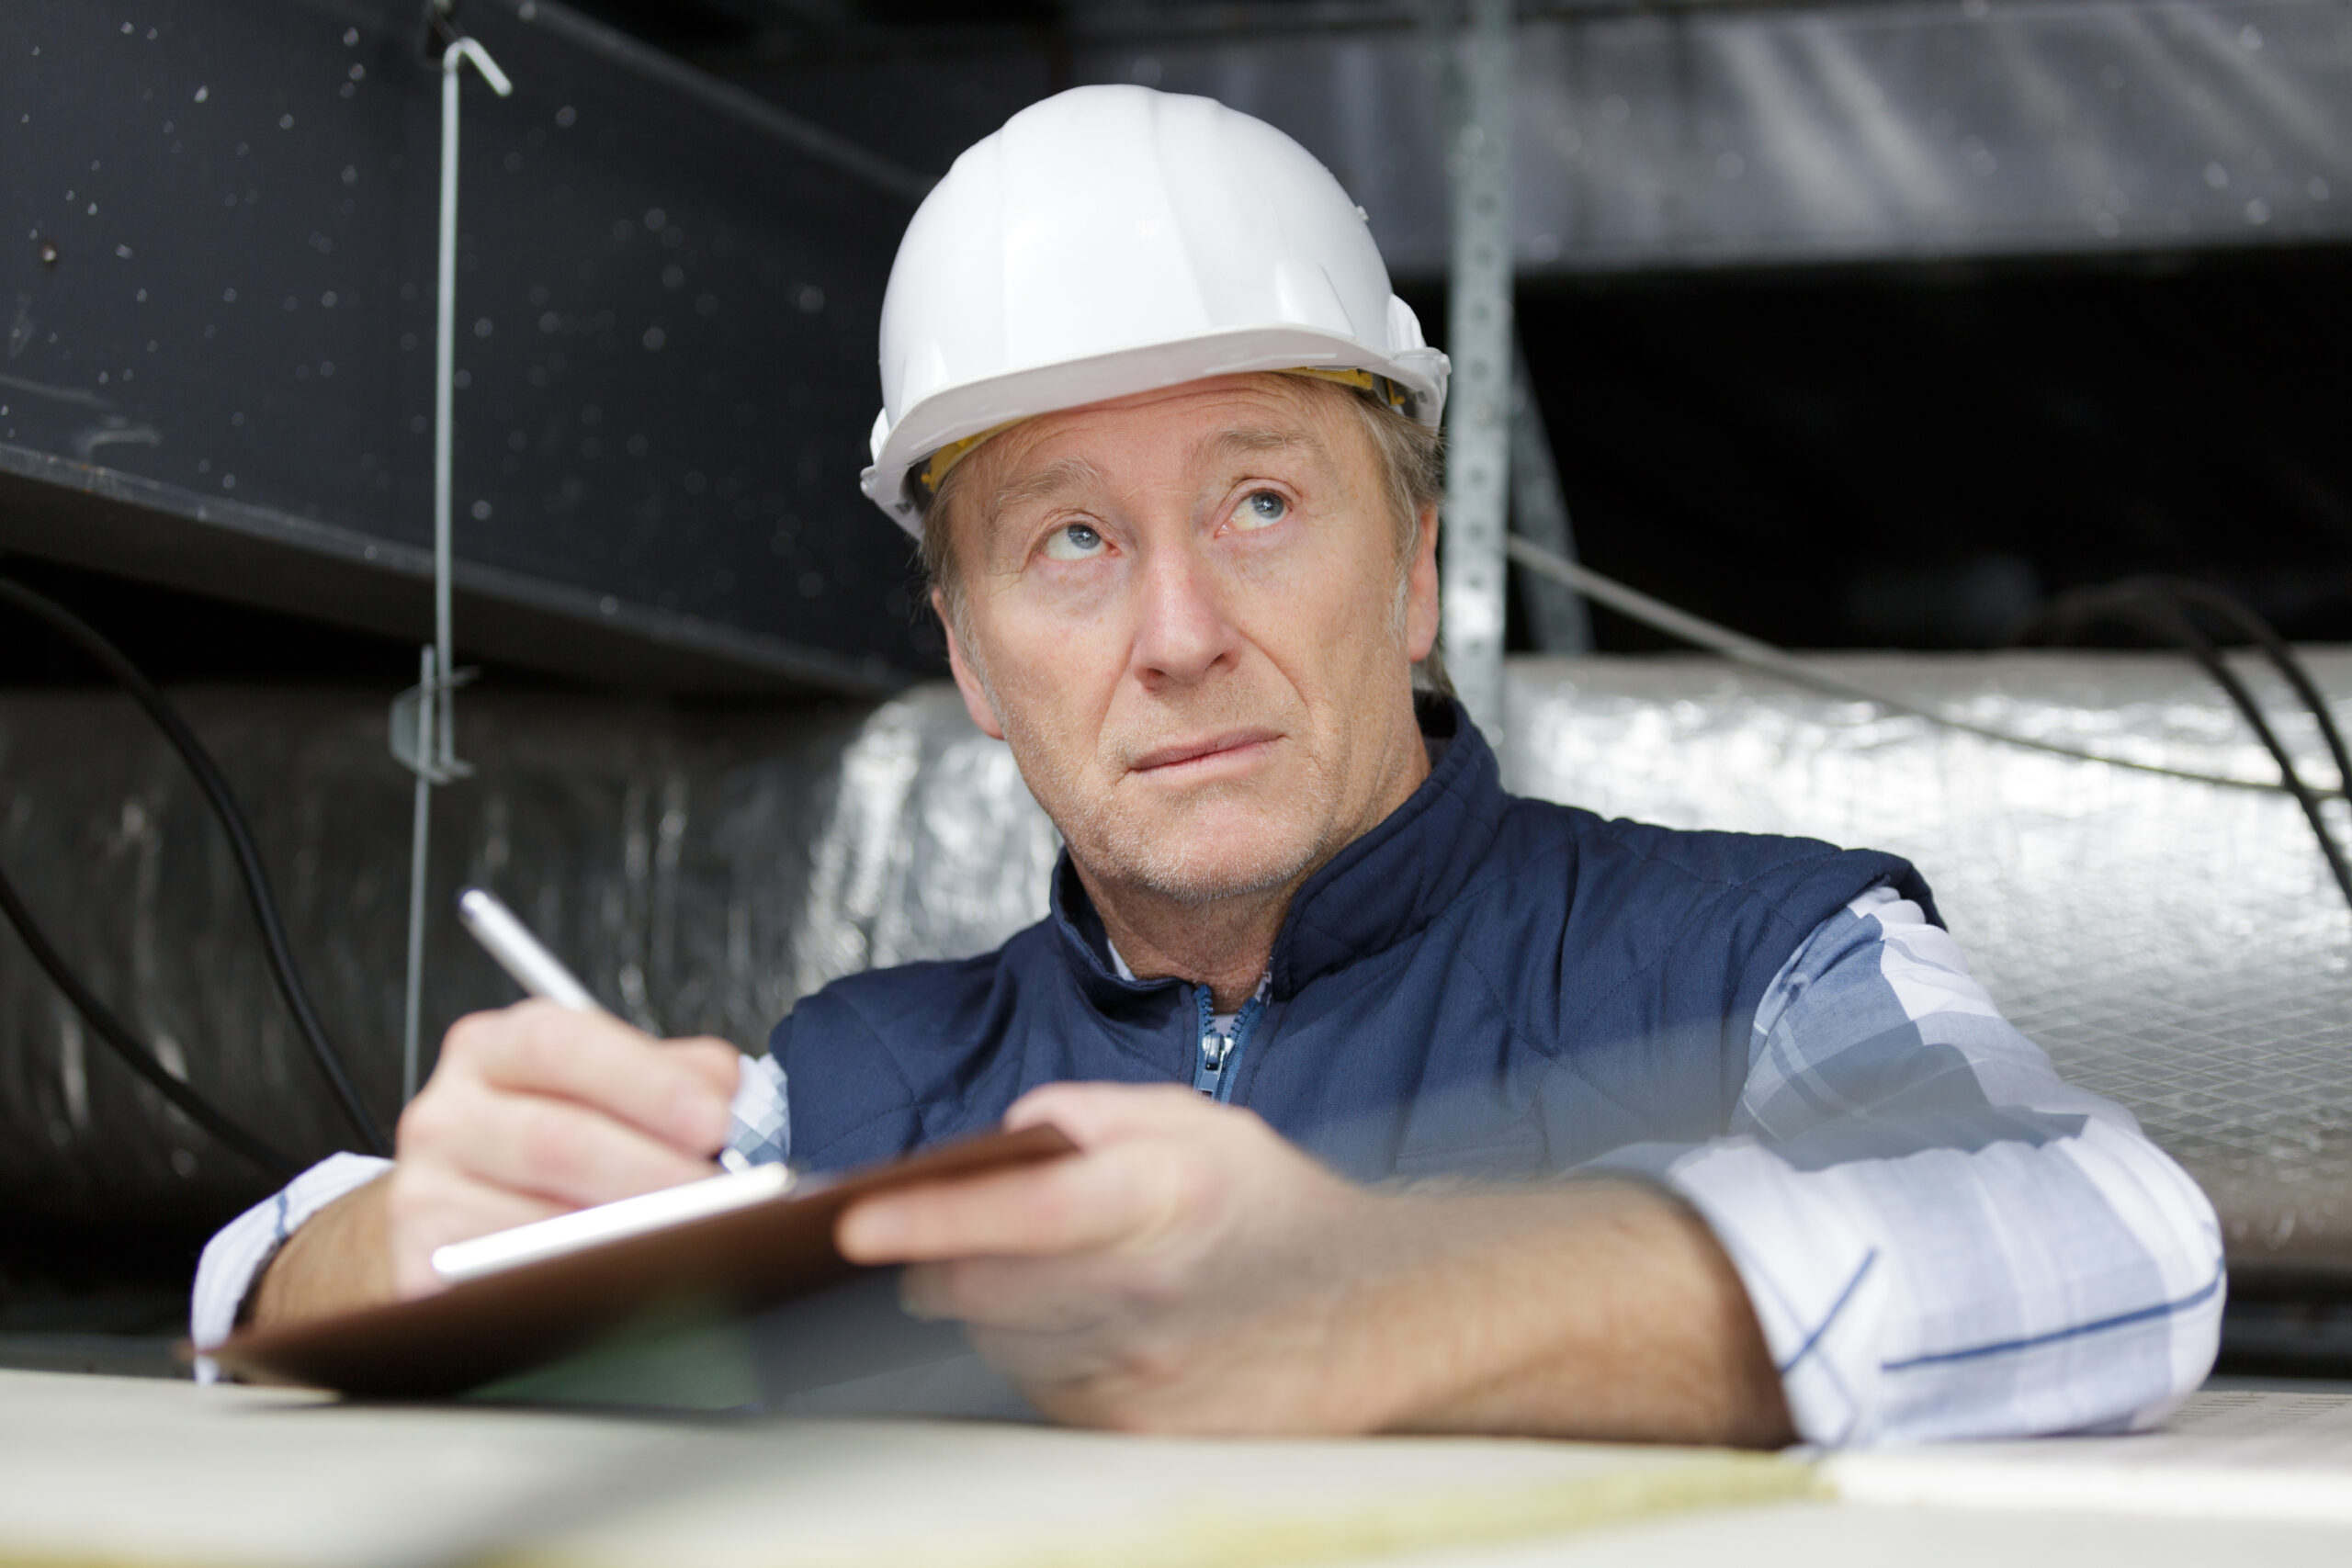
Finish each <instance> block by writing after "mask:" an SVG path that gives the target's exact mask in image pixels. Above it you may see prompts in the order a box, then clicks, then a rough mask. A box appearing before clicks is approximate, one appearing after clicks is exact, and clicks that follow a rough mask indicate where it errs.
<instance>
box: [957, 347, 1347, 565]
mask: <svg viewBox="0 0 2352 1568" xmlns="http://www.w3.org/2000/svg"><path fill="white" fill-rule="evenodd" d="M1353 396H1355V394H1354V393H1353V392H1351V391H1349V390H1348V389H1345V388H1342V387H1336V386H1331V385H1329V384H1326V383H1324V382H1320V381H1315V380H1309V379H1306V378H1301V377H1296V376H1284V375H1279V374H1271V373H1264V374H1256V375H1248V376H1220V377H1216V378H1210V379H1207V380H1201V381H1190V382H1186V383H1185V384H1183V385H1182V386H1179V387H1170V388H1164V389H1159V390H1157V391H1151V392H1143V393H1138V394H1136V395H1133V396H1130V397H1125V398H1118V399H1114V400H1111V401H1108V402H1102V403H1093V404H1090V405H1088V406H1086V407H1084V408H1077V409H1068V410H1064V411H1061V412H1056V413H1050V414H1042V415H1039V416H1038V417H1037V418H1035V419H1032V420H1028V421H1024V422H1023V423H1021V424H1019V425H1016V426H1014V427H1013V428H1012V429H1010V430H1007V431H1005V432H1003V433H1002V434H999V435H998V436H996V437H995V438H994V439H992V440H990V441H989V442H987V443H986V444H985V445H983V446H981V447H980V448H979V449H978V450H977V451H975V452H974V453H973V454H972V455H971V456H970V457H967V458H966V459H965V460H964V462H963V463H962V464H961V465H960V466H959V471H958V472H957V473H956V476H955V479H956V483H955V486H954V489H955V491H956V511H957V512H958V513H961V514H963V515H965V516H967V517H972V518H976V519H978V521H979V522H980V524H981V525H983V527H989V526H993V525H995V524H996V523H997V522H999V521H1000V520H1001V519H1002V518H1003V517H1004V516H1006V515H1007V514H1008V513H1011V512H1013V511H1015V510H1018V509H1019V508H1021V507H1022V506H1023V505H1024V504H1029V503H1035V502H1039V501H1042V500H1051V499H1055V498H1058V497H1060V496H1063V495H1066V494H1068V493H1069V492H1071V491H1080V490H1090V489H1091V490H1098V491H1115V490H1117V489H1119V488H1122V487H1123V486H1125V485H1130V484H1134V483H1137V482H1144V481H1155V480H1165V479H1170V478H1171V477H1178V476H1186V477H1191V478H1193V479H1200V480H1203V481H1204V482H1205V481H1208V480H1212V479H1215V478H1216V476H1217V474H1218V472H1219V471H1220V470H1224V469H1227V468H1232V467H1233V466H1235V465H1236V464H1237V463H1238V462H1240V461H1241V460H1243V459H1246V458H1248V457H1253V456H1262V455H1270V454H1277V453H1279V454H1283V455H1284V456H1285V457H1290V458H1291V459H1293V460H1295V461H1304V462H1306V463H1307V464H1309V465H1311V466H1312V468H1316V469H1318V470H1320V471H1321V472H1322V473H1323V474H1325V475H1326V476H1328V477H1329V478H1331V479H1336V480H1339V481H1340V482H1342V483H1346V482H1348V481H1350V480H1351V479H1353V478H1355V477H1356V471H1357V469H1358V468H1366V469H1367V471H1368V468H1369V466H1370V465H1371V464H1373V463H1374V452H1373V450H1372V447H1371V444H1370V442H1369V441H1368V440H1367V439H1365V438H1364V437H1363V435H1362V434H1361V433H1360V432H1359V431H1358V430H1357V429H1356V428H1354V426H1355V422H1354V421H1352V420H1351V419H1349V418H1348V417H1347V410H1346V407H1345V405H1344V404H1343V403H1342V402H1341V401H1340V400H1342V399H1346V398H1351V397H1353Z"/></svg>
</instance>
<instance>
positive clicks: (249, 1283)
mask: <svg viewBox="0 0 2352 1568" xmlns="http://www.w3.org/2000/svg"><path fill="white" fill-rule="evenodd" d="M391 1168H392V1162H391V1161H390V1160H388V1159H378V1158H376V1157H375V1156H372V1155H329V1156H327V1157H326V1158H324V1159H322V1160H321V1161H320V1162H319V1163H318V1164H316V1165H314V1166H312V1167H311V1168H310V1169H308V1170H306V1171H304V1172H303V1173H302V1174H301V1175H300V1176H298V1177H296V1178H295V1179H293V1180H291V1181H289V1182H288V1183H287V1184H286V1187H285V1189H284V1190H281V1191H280V1192H279V1193H278V1194H277V1196H276V1197H274V1198H268V1199H265V1200H264V1201H261V1202H259V1203H256V1204H254V1206H253V1207H252V1208H250V1209H247V1210H246V1211H245V1212H244V1213H242V1214H239V1215H238V1216H237V1217H236V1218H235V1219H233V1220H232V1221H230V1222H229V1223H228V1224H225V1225H223V1226H222V1227H220V1234H219V1235H215V1236H214V1237H213V1238H212V1239H211V1240H210V1241H209V1242H208V1243H206V1244H205V1247H204V1256H203V1258H201V1259H199V1260H198V1263H197V1266H196V1288H195V1290H194V1292H191V1294H190V1297H189V1301H188V1337H189V1338H191V1339H193V1340H195V1341H196V1348H198V1350H199V1351H201V1350H209V1349H211V1348H213V1347H214V1346H216V1345H218V1344H220V1342H221V1341H222V1340H224V1339H226V1338H228V1337H229V1336H230V1334H231V1333H232V1331H234V1330H235V1328H236V1326H237V1314H238V1313H239V1312H241V1311H243V1308H244V1304H245V1297H246V1296H247V1295H248V1294H250V1293H251V1292H252V1291H253V1288H254V1280H257V1279H259V1278H260V1277H261V1271H262V1270H263V1269H266V1268H267V1267H269V1261H270V1259H271V1258H276V1257H277V1249H278V1248H279V1247H284V1246H285V1245H286V1238H287V1237H288V1236H290V1235H293V1234H294V1232H295V1231H296V1230H297V1229H298V1228H300V1226H301V1225H302V1224H303V1223H304V1222H305V1221H307V1220H309V1219H310V1217H311V1215H313V1214H315V1213H318V1212H319V1211H320V1210H321V1209H323V1208H325V1207H326V1206H327V1205H328V1204H329V1203H332V1202H334V1201H335V1200H336V1199H338V1198H340V1197H342V1196H343V1195H344V1194H345V1193H346V1192H354V1191H356V1190H359V1189H360V1188H362V1187H365V1186H367V1185H368V1183H369V1182H371V1181H373V1180H375V1179H376V1178H378V1177H379V1176H381V1175H383V1174H384V1172H386V1171H388V1170H390V1169H391ZM219 1379H220V1368H219V1367H218V1366H216V1365H215V1364H214V1363H213V1360H212V1358H211V1357H209V1356H204V1355H199V1356H198V1357H197V1359H196V1381H197V1382H218V1381H219Z"/></svg>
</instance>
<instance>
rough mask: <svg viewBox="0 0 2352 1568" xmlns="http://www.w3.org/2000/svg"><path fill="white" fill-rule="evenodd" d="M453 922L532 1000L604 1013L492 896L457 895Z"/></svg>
mask: <svg viewBox="0 0 2352 1568" xmlns="http://www.w3.org/2000/svg"><path fill="white" fill-rule="evenodd" d="M458 919H460V920H462V921H464V922H465V926H466V930H468V931H471V932H472V933H473V938H474V940H475V941H476V942H480V943H481V945H482V950H483V951H484V952H486V953H489V954H490V955H491V957H492V958H494V959H496V960H497V961H498V966H499V967H500V968H501V969H503V970H505V971H506V972H507V973H508V974H509V975H512V976H514V977H515V984H516V985H518V986H520V987H523V988H524V989H525V990H526V991H528V992H530V993H531V995H533V996H535V997H539V998H545V999H546V1000H548V1001H551V1002H553V1003H555V1005H556V1006H558V1007H560V1008H568V1009H570V1010H571V1011H573V1012H595V1013H604V1012H605V1009H604V1008H602V1007H600V1006H598V1005H597V1002H596V998H594V997H593V996H591V995H589V994H588V987H585V986H583V985H582V984H581V983H580V980H579V977H578V976H575V975H573V974H572V972H571V970H569V969H566V968H565V967H564V966H563V962H562V960H560V959H559V958H557V957H556V955H555V954H554V953H549V952H548V950H547V948H546V946H545V945H543V944H542V943H541V942H540V941H539V939H538V938H537V937H535V936H533V935H532V934H531V928H530V927H528V926H526V925H525V924H524V923H523V922H522V921H521V920H520V919H516V918H515V911H514V910H512V909H510V908H507V907H506V906H505V905H504V904H503V903H501V902H500V901H499V899H498V896H497V895H496V894H494V893H492V892H491V891H489V890H488V889H487V888H482V887H469V888H467V889H466V890H465V891H464V892H463V893H460V894H458ZM605 1016H606V1017H610V1016H611V1014H609V1013H605ZM718 1163H719V1164H720V1166H722V1167H723V1168H726V1169H728V1170H730V1171H745V1170H749V1169H751V1168H752V1162H751V1161H750V1160H748V1159H745V1158H744V1157H743V1156H741V1155H740V1154H738V1153H737V1152H736V1151H735V1150H733V1149H721V1150H719V1151H718Z"/></svg>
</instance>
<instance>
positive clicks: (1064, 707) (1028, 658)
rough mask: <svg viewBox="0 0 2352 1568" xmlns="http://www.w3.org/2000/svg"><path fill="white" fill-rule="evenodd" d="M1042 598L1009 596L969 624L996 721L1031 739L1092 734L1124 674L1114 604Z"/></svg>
mask: <svg viewBox="0 0 2352 1568" xmlns="http://www.w3.org/2000/svg"><path fill="white" fill-rule="evenodd" d="M1042 597H1043V596H1024V595H1021V594H1018V593H1013V594H1008V595H1006V596H1005V597H1004V598H1003V599H1001V600H999V601H998V602H996V603H994V604H990V605H989V607H988V610H987V612H986V614H985V615H979V616H976V617H975V620H976V626H975V631H976V632H977V633H978V641H979V642H980V644H981V646H982V647H983V648H984V649H986V659H987V669H986V672H985V675H986V680H987V682H988V686H989V692H990V693H991V694H992V695H993V696H994V698H995V699H996V701H997V703H998V705H999V707H1000V712H999V714H998V717H999V718H1000V719H1001V720H1002V721H1003V723H1004V724H1005V725H1006V726H1007V727H1008V728H1011V729H1012V730H1013V731H1015V732H1017V733H1021V734H1024V735H1026V736H1029V737H1032V738H1037V739H1048V740H1051V739H1054V738H1066V737H1070V736H1073V735H1079V734H1091V731H1092V730H1093V729H1094V728H1099V724H1100V719H1101V716H1102V713H1103V709H1104V707H1105V706H1106V705H1107V704H1108V702H1109V699H1110V696H1111V694H1112V692H1113V691H1114V688H1115V687H1116V686H1117V684H1118V681H1119V676H1120V673H1121V671H1124V670H1125V667H1126V648H1127V637H1126V636H1125V630H1124V623H1123V620H1122V617H1121V615H1119V612H1118V602H1117V600H1116V598H1115V596H1114V595H1113V594H1110V593H1107V592H1087V593H1082V594H1059V595H1055V596H1053V597H1051V598H1050V599H1048V600H1046V602H1044V603H1039V602H1038V599H1039V598H1042Z"/></svg>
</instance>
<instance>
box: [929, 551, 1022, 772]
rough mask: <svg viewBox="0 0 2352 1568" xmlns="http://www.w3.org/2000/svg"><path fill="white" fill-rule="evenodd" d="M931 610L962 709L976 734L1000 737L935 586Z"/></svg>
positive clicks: (984, 693) (943, 597)
mask: <svg viewBox="0 0 2352 1568" xmlns="http://www.w3.org/2000/svg"><path fill="white" fill-rule="evenodd" d="M931 608H932V613H933V615H937V616H938V617H939V626H940V629H941V630H942V631H944V632H945V633H946V634H947V670H948V672H949V673H950V674H952V675H954V676H955V677H956V690H957V691H959V692H961V693H963V694H964V711H965V712H966V713H968V714H970V715H971V716H972V722H973V723H974V724H977V725H978V726H979V727H980V733H981V734H983V735H985V736H987V737H988V738H989V739H991V740H1001V739H1004V726H1003V725H1001V724H1000V723H998V722H997V716H996V709H995V707H994V706H992V705H990V704H989V694H988V688H987V687H985V686H983V685H981V684H980V678H979V677H978V675H975V674H974V673H972V664H971V660H968V659H967V658H965V657H964V645H963V644H962V643H961V642H959V641H958V640H956V622H955V621H954V619H953V618H951V617H950V616H949V615H948V614H947V596H946V595H945V594H944V593H942V592H940V591H939V590H938V589H936V588H934V589H933V590H932V591H931Z"/></svg>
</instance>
